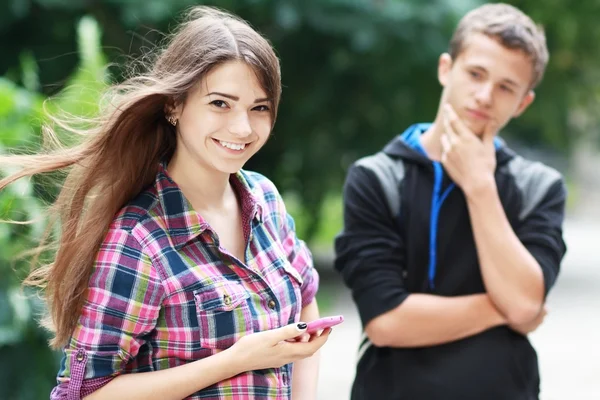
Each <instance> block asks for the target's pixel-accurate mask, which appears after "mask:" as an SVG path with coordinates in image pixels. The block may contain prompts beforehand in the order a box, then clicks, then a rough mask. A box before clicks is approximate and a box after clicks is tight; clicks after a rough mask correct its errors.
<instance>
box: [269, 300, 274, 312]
mask: <svg viewBox="0 0 600 400" xmlns="http://www.w3.org/2000/svg"><path fill="white" fill-rule="evenodd" d="M267 305H268V306H269V308H270V309H271V310H274V309H275V300H269V303H268V304H267Z"/></svg>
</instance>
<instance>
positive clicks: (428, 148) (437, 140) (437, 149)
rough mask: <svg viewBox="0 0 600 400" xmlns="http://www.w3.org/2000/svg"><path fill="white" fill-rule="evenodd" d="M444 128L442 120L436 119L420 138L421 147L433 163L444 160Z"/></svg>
mask: <svg viewBox="0 0 600 400" xmlns="http://www.w3.org/2000/svg"><path fill="white" fill-rule="evenodd" d="M443 133H444V131H443V127H442V122H441V119H440V118H436V120H435V121H434V122H433V124H432V125H431V127H429V129H427V131H425V132H424V133H423V134H422V135H421V137H420V138H419V139H420V141H421V146H423V149H424V150H425V153H427V156H428V157H429V158H430V159H432V160H433V161H440V160H441V159H442V143H441V139H442V135H443Z"/></svg>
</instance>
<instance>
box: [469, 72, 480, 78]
mask: <svg viewBox="0 0 600 400" xmlns="http://www.w3.org/2000/svg"><path fill="white" fill-rule="evenodd" d="M469 73H470V74H471V76H472V77H473V78H479V77H480V76H481V74H480V73H479V72H476V71H469Z"/></svg>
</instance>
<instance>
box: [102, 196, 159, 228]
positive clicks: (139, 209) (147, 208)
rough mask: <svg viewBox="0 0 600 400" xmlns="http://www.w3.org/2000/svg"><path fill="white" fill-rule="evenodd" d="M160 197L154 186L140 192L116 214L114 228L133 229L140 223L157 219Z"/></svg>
mask: <svg viewBox="0 0 600 400" xmlns="http://www.w3.org/2000/svg"><path fill="white" fill-rule="evenodd" d="M158 205H159V199H158V196H157V193H156V190H155V188H154V187H152V186H150V187H149V188H147V189H145V190H143V191H142V192H140V193H139V194H138V195H137V196H136V197H134V198H133V199H131V200H130V201H129V202H128V203H127V204H125V205H124V206H123V207H122V208H121V209H120V210H119V211H118V212H117V214H116V215H115V218H114V220H113V224H112V228H115V229H123V230H132V229H133V228H134V227H136V226H137V225H140V224H142V225H143V224H147V223H148V222H152V221H154V220H155V218H156V216H157V208H158Z"/></svg>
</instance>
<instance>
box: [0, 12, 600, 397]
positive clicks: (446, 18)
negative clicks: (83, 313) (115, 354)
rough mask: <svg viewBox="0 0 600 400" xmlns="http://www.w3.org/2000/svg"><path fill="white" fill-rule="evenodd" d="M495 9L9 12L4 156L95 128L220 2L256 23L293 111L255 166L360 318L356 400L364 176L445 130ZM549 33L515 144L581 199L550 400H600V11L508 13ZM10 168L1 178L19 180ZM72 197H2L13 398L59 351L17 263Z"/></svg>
mask: <svg viewBox="0 0 600 400" xmlns="http://www.w3.org/2000/svg"><path fill="white" fill-rule="evenodd" d="M483 3H484V2H483V1H478V0H455V1H452V2H451V1H441V0H235V1H234V0H222V1H192V0H171V1H165V0H0V152H3V153H5V152H7V151H8V150H9V149H11V151H13V149H18V151H34V150H35V149H36V148H38V146H39V145H40V127H41V126H42V124H43V123H44V121H47V118H46V116H45V110H46V111H49V112H57V111H58V110H62V111H66V112H68V113H71V114H74V115H82V116H90V115H93V114H94V112H95V111H96V109H97V101H98V99H99V96H100V93H101V91H102V89H103V88H104V87H105V86H106V85H108V84H110V83H111V82H116V81H119V80H121V79H122V76H123V74H124V72H125V71H126V68H127V66H128V65H130V64H131V61H132V60H133V59H140V58H142V57H144V56H145V55H147V54H148V52H149V51H151V50H152V48H153V46H154V45H155V44H156V43H158V42H159V41H160V40H161V39H163V38H164V35H163V33H166V32H169V30H170V29H172V28H173V27H174V26H175V24H176V18H177V15H178V13H179V12H181V11H182V10H183V9H185V8H186V7H189V6H191V5H196V4H210V5H216V6H219V7H221V8H224V9H226V10H229V11H231V12H234V13H236V14H238V15H240V16H241V17H243V18H244V19H246V20H248V21H249V22H250V23H251V24H252V25H253V26H254V27H256V28H257V29H258V30H259V31H260V32H262V33H263V34H264V35H265V36H266V37H267V38H268V39H269V40H270V41H271V42H272V43H273V45H274V46H275V48H276V50H277V52H278V55H279V57H280V59H281V64H282V73H283V85H284V89H283V97H282V103H281V108H280V113H279V117H278V121H277V124H276V127H275V130H274V134H273V137H272V138H271V139H270V141H269V142H268V143H267V145H266V146H265V147H264V148H263V150H261V152H260V153H259V154H258V155H257V156H255V158H253V159H252V160H251V161H250V163H249V164H248V165H247V168H248V169H254V170H257V171H259V172H261V173H264V174H265V175H267V176H268V177H270V178H271V179H272V180H273V181H274V182H275V183H276V184H277V186H278V187H279V189H280V190H281V191H282V193H283V194H284V197H285V200H286V203H287V205H288V208H289V210H290V212H291V214H292V215H293V216H294V217H295V219H296V223H297V228H298V233H299V235H300V236H301V237H302V238H303V239H305V240H306V241H307V242H308V243H309V245H310V247H311V249H312V251H313V253H314V256H315V261H316V266H317V268H318V269H319V271H320V272H321V276H322V287H321V291H320V293H319V301H320V305H321V308H322V311H321V313H322V314H323V315H328V314H334V313H335V314H338V313H343V314H344V315H345V316H346V322H345V323H344V324H343V325H341V326H340V327H338V328H336V329H334V332H333V336H332V340H330V341H329V343H328V344H327V346H326V347H325V348H324V350H323V356H322V359H323V362H322V366H321V372H320V377H321V378H320V379H321V382H320V389H319V399H347V398H348V393H349V389H350V385H351V382H352V378H353V374H354V361H355V359H354V356H355V352H356V348H357V344H358V338H359V334H360V330H361V327H360V323H359V321H358V318H357V316H356V312H355V311H354V307H353V304H352V300H351V297H350V296H349V294H348V291H347V290H346V289H345V288H343V286H342V285H341V284H340V280H339V278H338V276H337V275H336V274H335V273H334V272H333V270H332V265H331V262H332V257H333V253H332V243H333V238H334V236H335V235H336V234H337V232H338V231H339V230H340V228H341V225H342V212H341V187H342V184H343V180H344V176H345V171H346V168H347V167H348V165H349V164H350V163H351V162H353V161H354V160H356V159H357V158H359V157H362V156H364V155H367V154H371V153H374V152H376V151H378V150H379V149H380V148H381V147H382V146H383V145H384V144H385V143H387V142H388V141H389V140H390V139H391V138H392V137H393V136H395V135H396V134H398V133H401V132H402V131H403V130H404V129H405V128H406V127H407V126H408V125H409V124H412V123H414V122H425V121H430V120H431V119H433V117H434V113H435V110H436V108H437V102H438V99H439V95H440V87H439V84H438V82H437V79H436V66H437V59H438V57H439V55H440V53H442V52H443V51H445V50H446V49H447V44H448V41H449V39H450V35H451V33H452V30H453V28H454V26H455V25H456V22H457V21H458V19H459V18H460V17H461V16H462V15H463V14H464V13H465V12H466V11H468V10H469V9H471V8H473V7H476V6H478V5H480V4H483ZM508 3H511V4H513V5H515V6H517V7H519V8H521V9H522V10H523V11H525V12H526V13H528V14H529V15H530V16H532V17H533V19H534V20H536V21H538V22H541V23H542V24H543V25H544V27H545V29H546V33H547V38H548V46H549V49H550V64H549V67H548V69H547V72H546V75H545V78H544V81H543V82H542V85H541V86H540V87H539V89H538V90H537V97H536V101H535V102H534V104H533V105H532V107H530V109H529V110H528V111H527V112H526V113H525V114H524V115H523V116H522V117H521V118H519V119H517V120H515V121H513V122H512V123H511V124H510V125H509V126H508V127H507V128H506V129H505V131H504V132H503V133H502V136H503V137H504V139H505V140H506V141H507V142H508V143H509V145H510V146H511V147H513V148H515V149H516V150H518V151H520V152H521V153H522V154H524V155H525V156H529V157H532V158H536V159H539V160H541V161H543V162H546V163H547V164H549V165H552V166H553V167H555V168H557V169H558V170H560V171H561V172H562V173H563V174H564V175H565V177H566V180H567V183H568V189H569V201H568V218H567V221H566V224H565V237H566V240H567V244H568V246H569V252H568V254H567V257H566V259H565V262H564V264H563V269H562V272H561V275H560V277H559V281H558V284H557V286H556V288H555V289H554V290H553V291H552V292H551V295H550V297H549V300H548V302H549V308H550V311H549V316H548V317H547V319H546V321H545V323H544V325H543V326H542V327H541V328H540V329H539V330H538V331H536V332H535V333H534V334H533V335H532V340H533V342H534V345H535V346H536V348H537V350H538V353H539V359H540V364H541V370H542V371H541V372H542V399H543V400H555V399H561V400H562V399H569V400H570V399H582V400H588V399H599V398H600V383H599V381H600V362H599V360H600V348H599V344H598V342H599V340H598V339H600V334H599V333H598V330H599V329H600V319H599V316H600V312H598V310H600V294H599V290H598V288H599V287H600V268H598V267H599V266H600V257H599V256H598V251H597V247H598V244H599V243H600V152H599V149H600V131H599V129H600V113H599V112H598V103H599V99H600V79H599V78H600V69H599V68H598V66H600V62H599V61H600V60H599V59H600V52H599V51H598V43H600V25H598V24H597V19H598V17H599V16H600V1H599V0H582V1H577V2H573V1H568V0H552V1H550V0H548V1H544V2H540V1H536V0H522V1H508ZM8 172H10V171H8V170H7V169H6V167H5V166H2V165H0V174H5V173H8ZM55 195H56V187H49V186H47V185H44V182H43V181H42V180H40V179H37V178H36V179H31V180H22V181H20V182H17V183H16V184H14V185H12V186H11V187H9V188H7V189H6V190H4V191H3V192H1V193H0V219H1V220H6V219H10V220H17V221H25V220H32V219H33V220H37V221H38V222H36V223H34V224H31V225H8V224H0V399H2V400H13V399H23V400H28V399H43V398H48V394H49V392H50V390H51V388H52V386H53V385H54V382H55V381H54V379H55V374H56V371H57V368H58V361H59V359H58V354H57V353H54V352H52V351H50V350H48V347H47V339H48V335H47V334H46V333H45V332H44V331H43V330H42V329H41V328H39V327H38V326H37V323H36V317H37V316H39V314H40V313H41V312H42V311H43V303H42V302H41V301H40V300H39V299H37V298H36V297H35V296H26V295H28V294H31V292H28V291H25V292H24V291H23V290H22V288H21V287H20V281H21V280H22V279H23V277H24V276H25V275H26V272H27V271H28V268H29V266H28V265H27V264H26V263H25V262H24V261H19V260H17V259H16V258H15V256H16V255H17V254H19V253H21V252H22V251H24V250H27V249H30V248H32V247H33V246H34V245H35V244H36V240H38V239H39V237H40V234H41V232H42V231H43V228H44V221H43V216H44V211H43V210H44V205H45V204H47V202H48V201H51V200H52V198H53V196H55Z"/></svg>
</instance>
